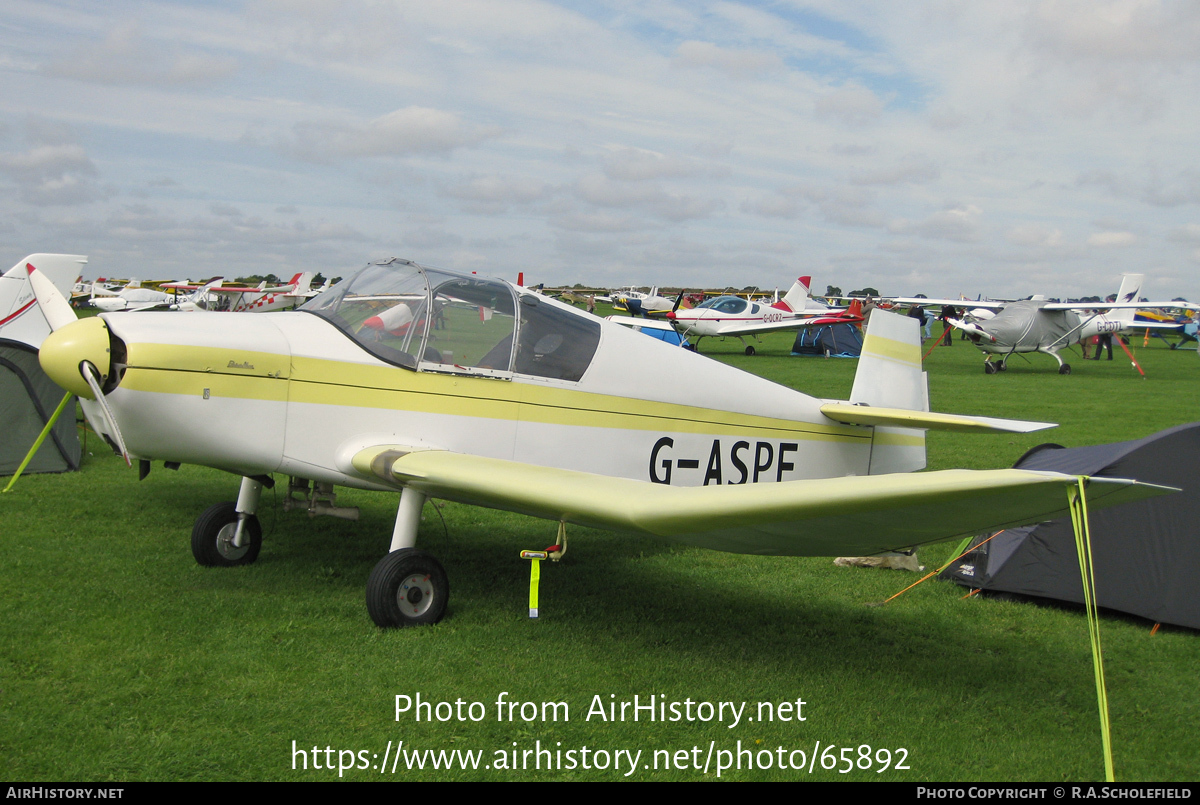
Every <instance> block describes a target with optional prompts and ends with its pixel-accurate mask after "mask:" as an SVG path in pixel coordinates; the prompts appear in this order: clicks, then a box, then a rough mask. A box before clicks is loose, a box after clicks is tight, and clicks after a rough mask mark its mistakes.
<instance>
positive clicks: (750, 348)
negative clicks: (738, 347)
mask: <svg viewBox="0 0 1200 805" xmlns="http://www.w3.org/2000/svg"><path fill="white" fill-rule="evenodd" d="M746 354H747V355H753V354H754V345H753V344H748V345H747V346H746Z"/></svg>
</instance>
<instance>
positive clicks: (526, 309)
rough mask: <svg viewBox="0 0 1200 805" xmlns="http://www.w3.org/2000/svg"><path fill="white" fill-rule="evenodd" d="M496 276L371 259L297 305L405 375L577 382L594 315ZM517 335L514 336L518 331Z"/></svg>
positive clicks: (593, 332) (595, 339) (593, 337)
mask: <svg viewBox="0 0 1200 805" xmlns="http://www.w3.org/2000/svg"><path fill="white" fill-rule="evenodd" d="M516 303H517V297H516V294H515V293H514V291H513V288H512V287H511V286H510V285H508V284H507V283H505V282H501V281H500V280H494V279H487V278H485V277H479V276H476V275H473V274H470V275H467V274H455V273H451V272H449V271H443V270H441V269H434V268H425V267H423V266H420V265H417V264H416V263H413V262H410V261H408V260H398V259H392V260H386V261H383V262H379V263H372V264H371V265H368V266H367V267H366V268H364V269H362V270H361V271H360V272H358V273H357V274H354V275H352V276H350V277H348V278H347V279H345V280H343V281H342V282H340V283H338V284H337V285H336V286H334V287H333V288H331V289H329V290H328V291H325V292H324V293H321V294H319V295H317V296H316V297H314V298H313V299H311V300H309V301H308V302H307V303H305V304H304V305H303V307H301V308H300V309H301V310H303V311H306V312H309V313H313V314H316V315H318V316H321V317H322V318H324V319H326V320H327V321H329V322H331V323H333V324H334V325H335V326H336V327H337V328H338V329H340V330H341V331H342V332H344V333H345V334H346V335H348V336H349V337H350V338H352V339H354V341H356V342H357V343H358V344H359V345H360V346H362V347H363V349H365V350H367V351H368V352H370V353H371V354H372V355H375V356H376V357H378V358H380V359H382V360H384V361H386V362H388V363H392V364H395V365H397V366H403V367H404V368H406V369H419V370H421V371H432V372H454V373H460V374H461V373H466V374H475V375H484V376H489V377H507V376H509V375H511V373H512V372H517V373H519V374H525V375H533V376H537V377H544V378H551V379H556V380H569V381H577V380H579V379H580V378H581V377H582V376H583V374H584V372H586V371H587V368H588V366H589V365H590V364H591V360H592V356H593V355H594V354H595V351H596V347H597V346H598V344H599V341H600V325H599V322H598V321H596V320H595V319H594V318H593V317H591V316H587V315H585V314H583V313H580V312H578V311H575V310H572V309H570V308H564V307H562V306H560V305H555V304H552V303H550V302H549V301H548V300H546V299H544V298H543V297H540V296H538V295H536V294H529V293H526V294H522V296H521V305H520V316H519V321H518V307H517V304H516ZM518 332H519V335H518Z"/></svg>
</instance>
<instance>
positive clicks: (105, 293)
mask: <svg viewBox="0 0 1200 805" xmlns="http://www.w3.org/2000/svg"><path fill="white" fill-rule="evenodd" d="M173 300H174V297H172V296H171V294H169V293H166V292H164V291H156V290H154V289H153V288H143V287H141V283H140V282H139V281H138V280H130V281H129V284H128V285H126V286H125V287H124V288H121V289H120V290H118V291H110V290H108V289H107V288H105V287H103V286H101V285H99V283H96V282H93V283H92V288H91V299H90V300H89V304H90V305H91V306H92V307H94V308H99V309H100V310H103V311H105V312H106V313H115V312H117V311H120V310H150V309H152V308H157V307H163V306H166V305H169V304H171V302H172V301H173Z"/></svg>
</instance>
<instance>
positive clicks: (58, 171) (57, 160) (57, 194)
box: [0, 145, 104, 206]
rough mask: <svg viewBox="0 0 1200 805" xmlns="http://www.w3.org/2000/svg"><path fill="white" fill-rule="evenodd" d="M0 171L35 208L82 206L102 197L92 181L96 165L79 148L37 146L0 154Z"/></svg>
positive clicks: (73, 146)
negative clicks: (12, 181)
mask: <svg viewBox="0 0 1200 805" xmlns="http://www.w3.org/2000/svg"><path fill="white" fill-rule="evenodd" d="M0 172H2V173H4V174H7V175H8V176H9V177H11V178H12V179H13V180H14V181H15V182H16V183H17V185H18V187H20V189H21V195H22V197H23V198H24V199H25V200H26V201H27V202H29V203H30V204H34V205H38V206H47V205H71V204H86V203H88V202H91V201H95V200H97V199H100V198H102V197H103V196H104V192H103V191H102V190H101V189H100V187H99V186H98V185H97V184H96V182H95V176H96V174H97V171H96V166H95V165H94V164H92V161H91V160H90V159H89V158H88V156H87V153H86V152H85V151H84V150H83V147H82V146H79V145H39V146H35V147H33V148H30V149H29V150H27V151H24V152H21V153H14V154H0Z"/></svg>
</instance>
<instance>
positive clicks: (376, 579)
mask: <svg viewBox="0 0 1200 805" xmlns="http://www.w3.org/2000/svg"><path fill="white" fill-rule="evenodd" d="M449 600H450V580H449V579H448V578H447V577H446V571H445V569H444V568H443V567H442V564H441V562H439V561H438V560H437V559H435V558H434V557H433V555H432V554H428V553H425V551H419V550H417V549H416V548H401V549H400V550H398V551H392V552H391V553H389V554H388V555H387V556H385V557H383V559H381V560H379V564H377V565H375V568H374V569H373V570H372V571H371V575H370V577H369V578H368V579H367V613H368V614H369V615H370V616H371V620H373V621H375V625H376V626H381V627H383V628H385V629H388V628H391V627H394V626H423V625H426V624H431V623H437V622H438V621H440V620H441V619H442V617H443V616H444V615H445V614H446V604H447V602H448V601H449Z"/></svg>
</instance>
